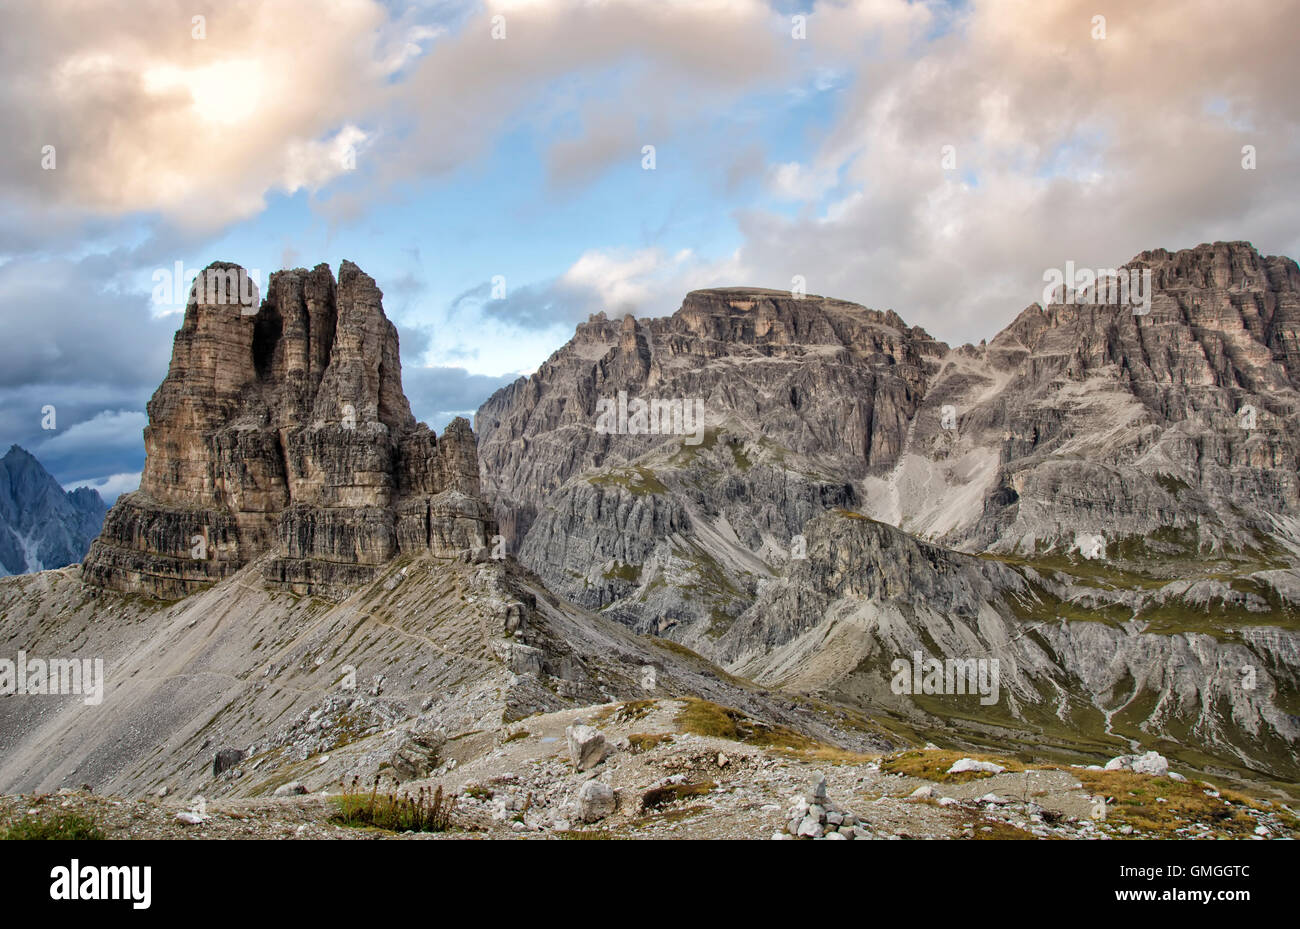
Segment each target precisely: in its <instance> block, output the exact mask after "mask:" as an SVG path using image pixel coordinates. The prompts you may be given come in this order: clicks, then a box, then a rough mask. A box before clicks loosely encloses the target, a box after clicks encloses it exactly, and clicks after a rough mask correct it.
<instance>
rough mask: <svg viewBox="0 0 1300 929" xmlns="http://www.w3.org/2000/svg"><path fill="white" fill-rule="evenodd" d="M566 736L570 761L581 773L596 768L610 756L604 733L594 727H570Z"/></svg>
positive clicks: (565, 732) (566, 731)
mask: <svg viewBox="0 0 1300 929" xmlns="http://www.w3.org/2000/svg"><path fill="white" fill-rule="evenodd" d="M564 736H565V739H566V740H567V741H568V743H569V760H570V761H572V762H573V766H574V767H575V768H577V769H578V770H579V771H588V770H590V769H591V768H594V767H596V765H598V764H600V763H601V762H602V761H604V760H605V759H606V758H607V757H608V756H609V754H610V751H611V749H610V747H609V745H608V744H606V742H605V735H604V733H602V732H601V731H600V730H599V729H596V728H594V727H592V726H570V727H569V728H567V729H565V730H564Z"/></svg>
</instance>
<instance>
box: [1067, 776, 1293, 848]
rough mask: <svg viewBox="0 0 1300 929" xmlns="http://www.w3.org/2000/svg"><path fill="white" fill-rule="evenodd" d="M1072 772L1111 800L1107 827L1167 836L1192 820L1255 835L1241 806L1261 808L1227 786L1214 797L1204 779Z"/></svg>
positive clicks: (1231, 833)
mask: <svg viewBox="0 0 1300 929" xmlns="http://www.w3.org/2000/svg"><path fill="white" fill-rule="evenodd" d="M1076 773H1077V774H1078V776H1079V780H1080V781H1081V782H1082V783H1083V786H1084V789H1085V790H1086V791H1088V793H1090V794H1092V795H1094V796H1102V797H1110V798H1113V799H1114V802H1113V803H1112V804H1111V805H1110V806H1109V807H1108V808H1107V812H1106V823H1107V824H1108V825H1109V826H1125V825H1127V826H1132V827H1133V828H1134V829H1138V830H1141V831H1143V832H1147V833H1158V834H1164V835H1166V836H1168V835H1170V834H1172V833H1174V832H1176V830H1178V829H1182V828H1185V827H1187V826H1191V825H1192V824H1194V823H1205V824H1207V825H1209V826H1211V827H1212V828H1213V829H1214V831H1215V833H1216V834H1217V835H1219V836H1220V837H1228V838H1250V837H1252V836H1253V835H1254V830H1255V820H1254V819H1253V818H1251V817H1250V816H1248V815H1246V813H1245V810H1246V809H1248V808H1249V809H1255V810H1263V809H1265V808H1264V807H1262V806H1261V805H1260V804H1258V803H1257V802H1256V801H1254V800H1252V799H1250V798H1249V797H1246V796H1244V795H1243V794H1239V793H1236V792H1235V791H1231V790H1219V791H1218V793H1219V796H1217V797H1215V796H1213V795H1212V794H1210V793H1206V788H1205V786H1204V785H1203V784H1199V783H1195V782H1191V781H1188V782H1182V781H1175V780H1172V779H1170V778H1167V777H1149V776H1147V775H1143V774H1134V773H1133V772H1131V771H1087V770H1084V771H1078V772H1076ZM1161 801H1164V802H1161ZM1273 812H1277V811H1276V810H1275V811H1273ZM1290 819H1291V821H1290V823H1289V825H1290V826H1291V827H1292V828H1294V827H1295V826H1296V825H1300V823H1297V822H1296V821H1295V819H1294V817H1291V818H1290Z"/></svg>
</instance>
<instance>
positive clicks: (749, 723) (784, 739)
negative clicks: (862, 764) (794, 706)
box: [677, 698, 868, 761]
mask: <svg viewBox="0 0 1300 929" xmlns="http://www.w3.org/2000/svg"><path fill="white" fill-rule="evenodd" d="M677 726H678V727H679V728H680V729H681V730H682V731H683V732H690V733H694V734H695V735H702V736H709V737H712V738H715V739H727V740H729V741H732V742H744V743H745V744H747V745H756V746H760V747H763V748H774V749H783V750H785V751H788V752H792V753H797V754H799V755H801V756H807V757H812V758H821V759H822V760H826V761H831V760H834V759H835V758H836V757H839V756H843V757H844V758H852V759H853V760H855V761H856V760H862V759H865V758H866V757H868V756H863V755H857V754H855V753H852V752H845V751H843V750H842V749H839V748H836V747H835V746H832V745H826V744H825V743H822V742H818V741H817V740H815V739H810V738H809V737H808V736H806V735H804V734H803V733H800V732H796V731H795V730H793V729H791V728H789V727H788V726H780V725H774V724H772V723H765V722H762V721H761V720H757V719H753V718H752V717H749V716H746V715H745V714H744V713H742V712H741V711H740V710H737V709H733V708H732V707H729V706H721V705H719V704H717V703H711V702H710V701H708V700H697V699H694V698H687V700H686V705H685V706H684V707H683V708H682V710H681V712H680V713H678V714H677Z"/></svg>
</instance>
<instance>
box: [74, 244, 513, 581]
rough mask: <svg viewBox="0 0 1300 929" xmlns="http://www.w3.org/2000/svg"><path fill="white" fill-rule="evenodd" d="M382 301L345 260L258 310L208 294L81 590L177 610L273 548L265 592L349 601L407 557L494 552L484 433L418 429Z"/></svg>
mask: <svg viewBox="0 0 1300 929" xmlns="http://www.w3.org/2000/svg"><path fill="white" fill-rule="evenodd" d="M212 272H220V273H221V274H223V275H224V274H227V273H231V272H233V273H234V274H236V275H239V274H242V273H243V271H242V269H240V268H238V266H235V265H230V264H226V263H220V262H219V263H214V264H213V265H211V266H209V268H208V269H206V270H205V272H204V275H205V278H204V279H205V280H206V276H207V275H208V274H209V273H212ZM382 297H383V295H382V293H381V292H380V290H379V288H378V287H376V286H375V282H374V280H373V279H372V278H370V277H369V276H368V275H366V274H364V273H363V272H362V271H361V270H360V269H359V268H358V267H357V266H356V265H354V264H352V263H351V262H349V261H344V262H343V264H342V266H341V267H340V269H339V277H338V281H337V282H336V281H335V279H334V275H333V273H332V272H331V271H330V269H329V267H328V266H327V265H324V264H321V265H317V266H316V267H315V268H314V269H312V270H311V271H308V270H305V269H302V268H298V269H294V270H289V271H280V272H276V273H274V274H272V275H271V278H270V280H269V282H268V284H267V289H266V296H265V299H264V300H262V301H261V304H260V306H258V307H257V308H256V311H255V312H252V311H251V309H252V308H251V307H248V306H244V305H241V304H240V303H239V301H238V299H237V297H236V296H235V295H234V294H233V293H232V294H231V295H230V296H229V298H227V295H226V294H225V292H224V291H219V290H218V289H217V288H212V287H204V288H197V289H196V291H195V292H194V293H192V294H191V298H190V302H189V305H188V306H187V307H186V309H185V321H184V323H183V325H182V326H181V328H180V330H179V331H178V332H177V333H176V337H175V342H174V345H173V349H172V359H171V366H170V369H169V371H168V374H167V377H166V379H165V380H164V381H163V383H162V385H161V386H160V387H159V388H158V390H157V391H156V392H155V393H154V396H153V398H152V399H151V400H150V401H149V407H148V413H149V425H148V426H147V427H146V429H145V433H144V439H145V452H146V455H147V459H146V462H145V469H144V474H143V477H142V479H141V483H140V489H139V490H138V491H136V492H135V493H131V494H127V495H125V496H123V497H122V498H121V499H120V500H119V501H118V503H117V504H116V505H115V506H114V507H113V509H112V510H111V511H110V512H109V514H108V517H107V519H106V520H105V523H104V529H103V532H102V533H101V535H100V537H99V539H98V540H97V541H96V542H95V543H94V545H93V546H92V547H91V550H90V552H89V554H88V555H87V557H86V560H85V563H84V565H83V574H84V576H85V578H86V579H87V580H88V581H90V582H91V583H94V584H96V585H99V586H103V587H109V588H113V589H116V590H121V591H128V592H140V593H145V594H148V595H150V596H153V597H157V598H160V599H175V598H178V597H183V596H186V595H188V594H190V593H193V592H195V591H196V590H198V589H200V588H202V587H204V586H207V585H209V584H211V583H213V582H214V581H217V580H220V579H222V578H224V577H228V576H230V575H231V574H233V573H234V572H236V571H238V570H239V569H240V568H241V567H243V566H244V565H245V564H247V563H249V562H250V561H251V560H253V559H254V558H256V557H257V556H259V555H261V554H263V553H265V552H274V553H275V557H273V558H271V559H269V560H268V561H267V563H266V564H265V566H264V569H263V573H264V577H265V579H266V580H267V581H268V582H271V583H275V584H279V585H281V586H283V587H285V588H287V589H289V590H292V591H294V592H297V593H303V594H319V595H323V596H336V595H338V594H340V593H342V592H344V591H346V590H347V589H349V588H351V587H353V586H355V585H357V584H361V583H365V582H367V581H369V580H370V579H372V578H373V576H374V574H375V571H376V569H377V568H378V567H380V566H382V565H384V564H385V563H387V562H388V561H390V560H391V559H392V558H393V557H394V556H396V555H397V554H398V553H401V552H419V551H425V550H429V551H433V552H453V551H459V550H464V549H468V548H474V547H479V546H482V545H483V544H484V542H485V541H486V539H487V538H488V537H489V536H490V535H491V532H492V527H491V522H492V520H491V515H490V512H489V511H488V510H487V508H486V506H485V505H484V503H483V502H482V500H480V499H479V497H478V493H479V477H478V459H477V452H476V450H475V441H474V435H473V433H472V432H471V431H470V428H469V424H468V423H467V422H466V421H465V420H463V419H457V420H455V421H453V422H452V423H451V424H450V425H449V426H448V427H447V429H446V431H445V432H444V434H443V435H442V437H441V438H439V437H437V436H435V435H434V433H433V432H432V431H431V430H430V429H429V428H428V426H426V425H424V424H423V423H417V422H416V421H415V417H414V416H412V415H411V410H410V406H409V404H408V403H407V400H406V396H405V394H404V393H403V391H402V373H401V362H400V360H399V356H398V339H397V330H396V328H395V327H394V326H393V324H392V323H391V322H389V321H388V319H387V318H386V317H385V316H384V311H383V305H382Z"/></svg>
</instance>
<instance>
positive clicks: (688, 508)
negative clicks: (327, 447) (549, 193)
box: [477, 242, 1300, 654]
mask: <svg viewBox="0 0 1300 929" xmlns="http://www.w3.org/2000/svg"><path fill="white" fill-rule="evenodd" d="M1125 268H1126V269H1128V270H1130V271H1136V272H1139V273H1140V272H1141V271H1143V270H1146V271H1150V272H1151V296H1152V299H1151V303H1150V306H1149V312H1136V313H1135V312H1134V309H1135V308H1134V306H1132V305H1129V304H1124V305H1120V304H1118V303H1111V304H1106V303H1100V304H1090V303H1082V302H1076V303H1072V304H1059V303H1058V304H1054V305H1050V306H1041V305H1039V304H1034V305H1032V306H1031V307H1030V308H1029V309H1027V310H1025V311H1024V312H1023V313H1022V314H1021V315H1020V316H1019V317H1018V318H1017V319H1016V320H1015V321H1014V322H1013V323H1012V324H1011V325H1009V326H1008V327H1007V328H1006V329H1005V330H1004V331H1003V332H1002V333H1000V334H999V335H998V336H997V337H996V338H994V339H993V340H992V341H991V342H989V343H987V344H985V343H981V344H980V345H978V346H974V345H966V346H962V347H960V348H957V349H949V348H948V347H947V346H946V345H943V344H942V343H939V342H936V341H934V340H933V339H931V338H930V337H929V336H928V335H927V334H926V333H924V332H923V331H922V330H920V329H917V328H914V327H908V326H907V325H906V324H905V323H904V322H903V321H902V320H901V319H900V318H899V317H898V316H897V315H896V314H894V313H893V312H888V313H880V312H876V311H872V310H869V309H866V308H864V307H861V306H857V305H855V304H851V303H846V302H843V301H838V300H829V299H824V298H821V297H812V296H805V297H802V298H797V297H796V296H794V295H791V294H789V293H779V292H773V291H760V290H743V289H721V290H709V291H698V292H695V293H691V294H689V295H687V297H686V299H685V301H684V302H683V304H682V307H681V309H680V310H678V311H677V313H675V314H674V315H673V316H672V317H669V318H665V319H649V320H634V319H631V318H628V319H625V320H623V321H622V322H621V323H620V322H614V321H610V320H606V319H604V318H603V317H601V316H596V317H593V318H592V319H591V320H590V321H589V322H588V323H586V324H584V325H581V326H579V327H578V329H577V332H576V333H575V335H574V338H573V339H572V340H571V341H570V342H569V344H568V345H566V346H565V347H564V348H562V349H561V350H560V351H558V352H556V353H555V355H553V356H552V357H551V358H550V359H549V360H548V361H547V362H546V363H545V364H544V365H542V366H541V367H540V368H539V369H538V371H537V372H536V373H535V374H534V375H532V376H531V377H529V378H527V379H521V380H519V381H517V382H516V383H515V384H513V385H511V386H509V387H507V388H504V389H502V390H501V391H498V392H497V393H496V394H495V395H494V396H493V397H492V398H491V399H489V400H488V402H487V403H485V404H484V405H483V407H482V408H481V409H480V410H479V413H478V417H477V426H478V430H479V434H480V439H481V443H480V445H481V449H482V454H483V475H484V487H485V492H486V494H487V496H488V498H489V500H490V502H491V503H492V504H493V506H494V508H495V511H496V515H497V517H498V519H499V521H500V524H501V526H502V527H503V528H502V531H503V533H505V534H506V535H507V537H508V538H510V539H511V544H512V551H517V553H518V556H519V558H520V560H521V561H523V562H524V563H525V564H527V565H528V566H529V567H531V568H532V569H534V570H536V571H537V572H538V573H539V574H540V575H541V576H542V577H543V578H544V579H545V580H546V582H547V583H548V585H550V586H552V587H553V589H555V590H557V591H559V592H562V593H564V594H565V595H566V596H569V597H571V598H573V599H575V600H578V601H579V602H582V603H584V605H587V606H589V607H593V608H601V609H605V610H607V611H609V612H610V613H611V614H612V615H616V616H618V617H619V618H620V619H622V620H623V621H625V622H628V623H629V624H631V625H632V626H633V627H635V628H637V629H639V630H643V631H656V632H667V634H670V635H671V636H672V637H673V638H675V639H678V640H680V641H682V642H684V643H686V644H688V645H690V646H691V647H693V648H696V649H698V650H701V651H703V652H705V653H706V654H711V653H712V652H711V649H712V648H713V643H714V642H715V641H716V639H717V638H718V636H719V635H721V634H722V633H723V632H725V630H726V628H727V627H728V625H729V624H730V623H731V622H732V621H734V619H735V618H736V617H737V616H738V615H740V613H741V612H743V610H744V609H745V608H747V607H748V605H749V604H750V603H752V602H753V599H754V597H755V596H756V593H757V589H758V585H759V584H760V583H761V582H762V581H764V580H765V579H767V578H769V577H772V576H773V575H774V574H776V573H778V572H779V571H780V570H781V569H782V567H783V566H784V564H785V563H786V560H787V559H788V558H789V557H790V556H791V553H792V552H794V551H796V549H797V548H798V547H799V546H800V545H801V544H802V542H801V539H800V537H801V536H802V529H803V526H804V524H805V523H806V522H807V521H808V520H809V519H811V518H812V517H813V516H815V515H816V514H817V513H819V512H821V511H823V510H824V509H826V508H828V507H847V508H850V509H854V510H858V511H860V512H862V513H864V514H867V515H869V516H871V517H873V518H875V519H878V520H880V521H883V522H886V523H889V524H890V525H894V526H898V527H900V528H902V529H904V530H906V531H907V532H909V533H911V534H913V535H915V536H918V537H920V538H924V539H929V540H932V541H937V542H941V543H943V544H944V545H946V546H948V547H951V548H955V549H958V550H961V551H967V552H986V551H991V552H999V553H1005V554H1008V555H1017V556H1024V557H1041V556H1045V555H1050V556H1053V557H1060V556H1067V555H1069V553H1070V552H1071V551H1074V552H1075V553H1076V555H1077V553H1078V551H1079V547H1080V545H1081V544H1082V543H1083V541H1087V542H1088V544H1089V545H1090V546H1091V545H1092V544H1093V543H1094V542H1095V543H1098V551H1105V552H1106V553H1107V559H1108V563H1111V564H1116V563H1117V561H1118V562H1122V564H1121V566H1122V567H1123V568H1125V569H1137V570H1139V571H1147V570H1148V569H1150V568H1152V567H1153V566H1154V567H1155V568H1156V569H1157V574H1158V575H1159V576H1160V577H1163V578H1167V579H1173V578H1177V577H1182V576H1184V574H1185V573H1186V572H1185V571H1184V570H1183V565H1184V563H1185V562H1186V561H1187V560H1188V559H1193V560H1194V559H1197V558H1199V557H1201V556H1202V555H1205V554H1209V555H1211V556H1213V557H1215V558H1216V559H1226V562H1225V564H1224V565H1221V567H1223V568H1226V569H1227V571H1228V573H1231V572H1233V571H1238V570H1241V571H1243V572H1244V573H1249V572H1251V571H1257V570H1260V569H1265V570H1267V569H1272V568H1289V567H1290V566H1291V556H1290V555H1289V554H1288V553H1289V552H1291V551H1292V550H1293V549H1294V548H1295V546H1296V545H1298V544H1300V521H1298V520H1297V517H1300V477H1298V472H1297V465H1298V463H1300V392H1298V391H1300V366H1298V365H1300V355H1297V351H1298V349H1297V345H1298V344H1300V333H1298V331H1297V330H1298V328H1300V269H1297V266H1296V264H1295V262H1294V261H1292V260H1291V259H1289V258H1280V257H1267V258H1266V257H1263V256H1261V255H1259V253H1258V252H1256V251H1255V249H1254V248H1252V247H1251V246H1250V245H1249V243H1245V242H1220V243H1214V244H1212V245H1202V246H1199V247H1197V248H1194V249H1188V250H1185V251H1180V252H1168V251H1165V250H1154V251H1149V252H1143V253H1142V254H1141V255H1138V256H1137V257H1136V258H1134V259H1133V261H1131V262H1129V263H1128V265H1126V266H1125ZM1105 298H1106V299H1109V298H1110V295H1109V294H1107V295H1105ZM1144 309H1145V308H1144ZM620 391H621V392H624V393H625V394H626V396H627V398H628V402H629V404H630V403H631V401H632V399H634V398H645V399H651V400H653V399H660V400H664V399H672V398H698V399H699V400H701V401H702V407H703V410H704V420H705V428H704V430H703V434H702V436H700V437H699V441H698V443H697V442H695V439H696V438H697V437H696V436H693V435H691V436H687V435H663V434H662V433H660V434H653V433H651V434H632V433H633V432H634V431H635V430H631V429H629V430H627V433H626V434H609V433H608V432H602V431H601V430H600V429H598V428H597V421H598V408H599V403H600V401H601V400H602V399H606V398H611V397H618V396H619V392H620ZM1234 565H1235V566H1236V567H1233V566H1234ZM1218 573H1219V574H1222V573H1224V571H1222V570H1221V571H1219V572H1218ZM669 630H671V631H669Z"/></svg>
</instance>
